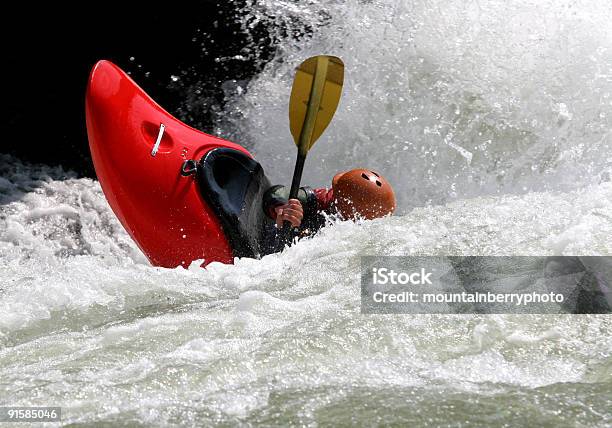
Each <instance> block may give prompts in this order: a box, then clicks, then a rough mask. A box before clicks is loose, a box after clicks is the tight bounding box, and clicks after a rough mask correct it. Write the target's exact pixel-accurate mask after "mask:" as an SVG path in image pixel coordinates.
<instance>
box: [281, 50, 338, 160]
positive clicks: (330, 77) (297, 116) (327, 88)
mask: <svg viewBox="0 0 612 428" xmlns="http://www.w3.org/2000/svg"><path fill="white" fill-rule="evenodd" d="M343 83H344V63H343V62H342V60H341V59H340V58H337V57H335V56H328V55H319V56H313V57H312V58H308V59H307V60H306V61H304V62H303V63H302V64H301V65H300V66H299V67H298V68H297V70H296V73H295V80H294V81H293V88H292V89H291V100H290V101H289V126H290V128H291V135H293V139H294V140H295V144H296V145H297V146H298V150H299V152H300V153H301V154H302V155H306V153H308V151H309V150H310V148H311V147H312V146H313V145H314V143H315V142H316V141H317V139H318V138H319V137H320V136H321V134H323V131H325V128H327V125H329V122H331V120H332V118H333V117H334V113H335V112H336V107H338V102H339V101H340V95H341V94H342V84H343Z"/></svg>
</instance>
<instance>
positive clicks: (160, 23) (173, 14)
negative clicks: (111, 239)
mask: <svg viewBox="0 0 612 428" xmlns="http://www.w3.org/2000/svg"><path fill="white" fill-rule="evenodd" d="M243 7H244V1H243V0H239V1H230V2H227V1H222V0H219V1H218V2H217V1H213V0H200V1H181V2H175V3H167V4H165V5H160V4H154V3H151V2H144V1H138V0H137V1H129V0H127V1H123V2H120V1H115V0H110V1H104V2H95V1H93V2H89V1H88V2H78V3H76V4H74V5H72V4H71V5H63V4H61V3H60V2H49V3H48V4H46V5H40V6H38V5H33V4H32V3H29V2H21V3H20V4H17V5H15V8H16V9H15V10H14V12H12V13H11V15H10V16H9V15H5V16H4V18H5V20H6V21H10V22H8V24H10V30H9V29H8V27H6V26H5V27H3V30H2V32H3V33H4V34H3V36H2V37H3V40H4V41H5V43H4V52H3V61H2V62H3V65H4V67H3V68H4V71H3V73H2V74H3V76H4V77H3V78H2V80H3V88H4V91H3V98H4V100H3V101H4V105H5V106H6V107H5V113H4V114H3V115H2V122H3V123H2V130H3V134H4V135H3V137H2V139H1V140H0V141H1V143H0V153H9V154H12V155H15V156H16V157H18V158H20V159H22V160H24V161H29V162H41V163H45V164H49V165H62V166H63V167H64V168H66V169H72V170H74V171H76V172H77V173H79V174H80V175H85V176H90V177H94V176H95V174H94V171H93V165H92V163H91V159H90V155H89V147H88V143H87V133H86V129H85V111H84V96H85V88H86V83H87V78H88V75H89V71H90V70H91V68H92V66H93V65H94V64H95V63H96V62H97V61H98V60H100V59H109V60H111V61H113V62H115V63H116V64H117V65H119V66H120V67H122V68H123V69H124V70H126V71H127V72H128V73H130V74H131V76H132V77H133V78H134V79H135V80H136V82H137V83H138V84H139V85H140V86H142V87H143V88H144V89H145V91H147V92H148V93H149V94H150V95H151V96H152V97H153V98H154V99H155V100H156V101H157V102H158V103H159V104H161V105H162V106H163V107H164V108H165V109H167V110H168V111H169V112H170V113H171V114H174V115H176V116H177V117H179V118H180V119H182V120H184V121H185V122H187V123H188V124H190V125H191V126H194V127H196V128H198V129H201V130H203V131H205V132H211V130H212V128H213V126H214V125H213V124H214V120H215V113H216V112H217V111H218V110H219V108H220V107H221V106H222V104H223V101H224V93H223V90H222V89H221V83H222V82H225V81H227V80H231V79H236V80H246V79H250V78H251V77H252V76H253V75H254V74H255V73H257V71H259V69H260V68H261V67H262V66H263V65H264V64H265V62H266V61H267V60H269V59H270V58H271V57H272V55H273V53H274V52H273V49H274V48H273V46H274V41H273V40H271V39H270V37H271V36H270V34H269V33H268V31H267V30H268V29H267V28H266V24H258V25H256V26H254V27H253V28H249V30H248V34H247V33H246V32H245V31H244V30H243V28H242V25H241V24H240V22H241V21H240V19H238V18H240V17H241V16H244V11H243V10H242V8H243ZM235 55H243V56H244V57H246V58H247V60H234V59H228V58H231V57H233V56H235ZM171 76H178V77H179V79H178V81H177V82H173V81H172V79H171ZM194 97H197V99H196V100H195V101H197V102H193V101H194V99H193V98H194ZM189 98H191V101H192V102H188V99H189Z"/></svg>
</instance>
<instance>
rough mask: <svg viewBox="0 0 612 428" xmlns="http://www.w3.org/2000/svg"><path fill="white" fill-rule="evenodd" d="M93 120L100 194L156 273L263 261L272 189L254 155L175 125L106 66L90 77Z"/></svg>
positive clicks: (123, 75)
mask: <svg viewBox="0 0 612 428" xmlns="http://www.w3.org/2000/svg"><path fill="white" fill-rule="evenodd" d="M86 115H87V133H88V137H89V146H90V150H91V155H92V159H93V163H94V167H95V169H96V173H97V176H98V179H99V181H100V184H101V186H102V190H103V191H104V194H105V196H106V198H107V200H108V202H109V204H110V206H111V208H112V209H113V211H114V212H115V214H116V215H117V217H118V218H119V220H120V221H121V224H122V225H123V227H125V229H126V230H127V232H128V233H129V234H130V236H131V237H132V238H133V239H134V241H136V243H137V244H138V246H139V247H140V249H141V250H142V251H143V252H144V254H145V255H146V256H147V257H148V259H149V260H150V261H151V263H152V264H153V265H155V266H163V267H169V268H172V267H176V266H189V264H190V263H191V262H192V261H193V260H198V259H203V260H204V265H206V264H208V263H210V262H213V261H218V262H222V263H232V262H233V259H234V257H237V256H238V257H245V256H246V257H258V256H259V255H261V253H262V251H261V248H260V244H261V239H262V238H261V237H262V233H263V229H265V227H267V224H268V220H267V219H266V218H265V215H262V213H263V210H262V209H261V204H260V203H258V201H259V200H260V199H259V198H260V197H261V194H262V192H263V191H265V189H266V188H267V187H269V182H268V181H267V179H266V178H265V175H264V174H263V170H262V169H261V166H260V165H259V164H258V163H257V162H256V161H255V160H254V159H253V158H252V156H251V155H250V154H249V152H248V151H247V150H245V149H244V148H243V147H241V146H239V145H237V144H234V143H231V142H229V141H226V140H223V139H221V138H217V137H213V136H211V135H207V134H204V133H202V132H200V131H197V130H195V129H193V128H191V127H189V126H187V125H185V124H184V123H182V122H181V121H179V120H178V119H176V118H174V117H173V116H171V115H170V114H169V113H168V112H166V111H165V110H164V109H162V108H161V107H160V106H159V105H158V104H156V103H155V101H153V100H152V99H151V98H150V97H149V96H148V95H147V94H146V93H145V92H144V91H143V90H142V89H141V88H140V87H139V86H138V85H136V83H135V82H134V81H133V80H132V79H131V78H130V77H129V76H128V75H127V74H126V73H125V72H124V71H122V70H121V69H120V68H119V67H117V66H116V65H114V64H113V63H111V62H109V61H100V62H98V63H97V64H96V65H95V66H94V68H93V70H92V72H91V75H90V78H89V84H88V87H87V96H86Z"/></svg>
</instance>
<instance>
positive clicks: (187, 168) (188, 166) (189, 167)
mask: <svg viewBox="0 0 612 428" xmlns="http://www.w3.org/2000/svg"><path fill="white" fill-rule="evenodd" d="M197 169H198V164H197V163H196V161H194V160H192V159H190V160H186V161H185V162H183V165H181V175H182V176H183V177H189V176H190V175H193V174H195V173H196V171H197Z"/></svg>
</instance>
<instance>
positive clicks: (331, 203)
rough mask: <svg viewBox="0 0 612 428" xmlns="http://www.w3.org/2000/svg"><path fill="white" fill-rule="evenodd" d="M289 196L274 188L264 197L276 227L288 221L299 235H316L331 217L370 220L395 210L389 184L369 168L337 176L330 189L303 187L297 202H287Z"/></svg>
mask: <svg viewBox="0 0 612 428" xmlns="http://www.w3.org/2000/svg"><path fill="white" fill-rule="evenodd" d="M288 193H289V191H288V189H287V188H286V187H285V186H280V185H278V186H272V187H271V188H270V189H268V191H267V192H266V193H265V195H264V200H263V204H264V210H265V212H266V214H267V215H268V217H270V218H272V219H273V220H275V221H276V225H277V227H282V225H283V222H284V221H289V222H290V223H291V225H292V226H293V227H294V228H298V232H299V233H298V234H299V235H300V236H307V235H312V234H314V233H316V232H317V231H318V230H319V229H321V228H322V227H323V226H324V225H325V221H326V218H327V217H328V216H330V215H335V216H338V217H340V218H341V219H344V220H351V219H357V218H363V219H368V220H371V219H375V218H379V217H384V216H386V215H389V214H392V213H393V212H394V211H395V207H396V201H395V194H394V192H393V188H392V187H391V185H390V184H389V182H388V181H387V180H386V179H385V178H384V177H383V176H381V175H380V174H378V173H376V172H374V171H372V170H369V169H353V170H350V171H346V172H341V173H339V174H336V175H335V176H334V178H333V179H332V186H331V188H330V189H327V188H319V189H311V188H309V187H302V188H300V191H299V193H298V199H291V200H289V201H287V195H288Z"/></svg>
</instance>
